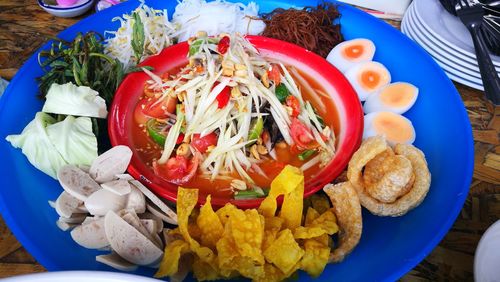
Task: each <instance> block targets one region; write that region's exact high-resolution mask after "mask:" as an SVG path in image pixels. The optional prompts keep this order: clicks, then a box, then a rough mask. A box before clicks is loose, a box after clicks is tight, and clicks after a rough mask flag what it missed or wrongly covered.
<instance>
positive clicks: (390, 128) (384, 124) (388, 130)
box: [373, 112, 413, 143]
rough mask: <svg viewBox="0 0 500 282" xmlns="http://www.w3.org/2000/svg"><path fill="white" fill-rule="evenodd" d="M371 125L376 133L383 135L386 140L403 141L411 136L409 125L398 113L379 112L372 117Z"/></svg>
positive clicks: (411, 131)
mask: <svg viewBox="0 0 500 282" xmlns="http://www.w3.org/2000/svg"><path fill="white" fill-rule="evenodd" d="M373 126H374V129H375V131H376V132H377V133H378V134H380V135H385V137H386V138H387V140H390V141H393V142H394V143H405V142H406V141H408V140H410V139H411V138H412V137H413V130H412V127H411V125H410V124H408V122H407V121H406V120H405V119H403V118H402V117H401V116H400V115H398V114H394V113H390V112H382V113H379V114H378V115H377V116H376V117H375V118H374V119H373Z"/></svg>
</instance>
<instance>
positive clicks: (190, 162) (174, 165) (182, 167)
mask: <svg viewBox="0 0 500 282" xmlns="http://www.w3.org/2000/svg"><path fill="white" fill-rule="evenodd" d="M199 163H200V161H199V156H198V154H195V155H194V157H193V158H192V159H188V158H187V157H184V156H175V157H171V158H170V159H168V161H167V162H166V163H165V164H158V162H154V163H153V171H154V173H155V174H156V175H158V176H159V177H161V178H163V179H165V180H166V181H168V182H171V183H174V184H177V185H181V184H185V183H187V182H189V180H191V178H193V176H194V175H195V174H196V171H197V170H198V165H199Z"/></svg>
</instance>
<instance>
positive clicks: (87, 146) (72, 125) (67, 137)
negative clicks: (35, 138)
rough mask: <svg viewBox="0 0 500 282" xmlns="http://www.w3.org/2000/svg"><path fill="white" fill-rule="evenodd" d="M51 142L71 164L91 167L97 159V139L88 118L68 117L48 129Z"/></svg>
mask: <svg viewBox="0 0 500 282" xmlns="http://www.w3.org/2000/svg"><path fill="white" fill-rule="evenodd" d="M47 134H48V136H49V139H50V141H51V142H52V144H53V145H54V147H55V148H56V149H57V151H58V152H59V154H60V155H61V156H62V158H63V159H64V160H65V161H66V162H67V163H69V164H76V165H91V164H92V161H93V160H95V159H96V158H97V138H96V137H95V135H94V133H92V121H91V119H90V118H88V117H79V118H75V117H73V116H67V117H66V119H64V120H63V121H61V122H58V123H54V124H52V125H49V126H48V127H47Z"/></svg>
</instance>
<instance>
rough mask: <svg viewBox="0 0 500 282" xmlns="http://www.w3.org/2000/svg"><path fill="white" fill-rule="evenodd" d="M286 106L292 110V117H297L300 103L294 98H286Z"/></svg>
mask: <svg viewBox="0 0 500 282" xmlns="http://www.w3.org/2000/svg"><path fill="white" fill-rule="evenodd" d="M286 105H287V106H289V107H290V108H292V117H298V116H299V114H300V102H299V99H297V97H295V96H292V95H290V96H288V97H286Z"/></svg>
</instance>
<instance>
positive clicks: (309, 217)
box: [304, 208, 320, 227]
mask: <svg viewBox="0 0 500 282" xmlns="http://www.w3.org/2000/svg"><path fill="white" fill-rule="evenodd" d="M319 215H320V214H319V212H318V211H316V210H315V209H314V208H308V209H307V213H306V219H305V220H304V226H306V227H308V226H309V225H311V223H312V222H313V220H315V219H316V218H318V217H319Z"/></svg>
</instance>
